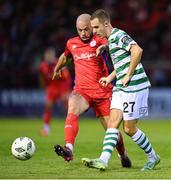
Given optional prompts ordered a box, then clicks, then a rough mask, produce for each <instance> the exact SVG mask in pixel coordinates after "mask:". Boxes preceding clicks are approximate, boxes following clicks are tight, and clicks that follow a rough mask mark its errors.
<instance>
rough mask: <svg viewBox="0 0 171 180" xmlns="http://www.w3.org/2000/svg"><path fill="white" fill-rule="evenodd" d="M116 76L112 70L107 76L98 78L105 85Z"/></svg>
mask: <svg viewBox="0 0 171 180" xmlns="http://www.w3.org/2000/svg"><path fill="white" fill-rule="evenodd" d="M115 77H116V71H115V70H114V71H113V72H112V73H111V74H109V76H107V77H102V78H101V79H100V80H99V83H100V84H101V85H102V86H103V87H106V86H107V85H108V84H109V83H111V82H112V80H113V79H114V78H115Z"/></svg>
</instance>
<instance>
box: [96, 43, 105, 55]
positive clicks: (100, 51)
mask: <svg viewBox="0 0 171 180" xmlns="http://www.w3.org/2000/svg"><path fill="white" fill-rule="evenodd" d="M105 50H106V45H101V46H99V47H98V48H97V49H96V56H98V55H100V54H102V53H103V52H104V51H105Z"/></svg>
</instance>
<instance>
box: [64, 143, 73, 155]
mask: <svg viewBox="0 0 171 180" xmlns="http://www.w3.org/2000/svg"><path fill="white" fill-rule="evenodd" d="M65 146H66V147H67V148H69V149H70V150H71V151H72V153H73V151H74V146H73V144H71V143H66V145H65Z"/></svg>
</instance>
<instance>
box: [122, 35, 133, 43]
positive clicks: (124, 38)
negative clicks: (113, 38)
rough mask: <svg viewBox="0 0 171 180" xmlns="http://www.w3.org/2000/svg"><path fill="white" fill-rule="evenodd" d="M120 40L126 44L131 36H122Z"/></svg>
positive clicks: (130, 39)
mask: <svg viewBox="0 0 171 180" xmlns="http://www.w3.org/2000/svg"><path fill="white" fill-rule="evenodd" d="M121 41H122V42H123V44H125V45H128V44H129V43H130V42H131V41H132V38H131V37H129V36H124V37H123V38H122V39H121Z"/></svg>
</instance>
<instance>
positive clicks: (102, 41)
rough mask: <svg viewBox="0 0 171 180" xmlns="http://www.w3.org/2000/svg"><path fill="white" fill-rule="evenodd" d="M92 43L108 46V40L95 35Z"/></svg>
mask: <svg viewBox="0 0 171 180" xmlns="http://www.w3.org/2000/svg"><path fill="white" fill-rule="evenodd" d="M91 41H96V43H97V44H99V45H100V44H107V38H102V37H100V36H98V35H96V34H95V35H93V38H92V40H91Z"/></svg>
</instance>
